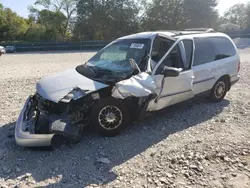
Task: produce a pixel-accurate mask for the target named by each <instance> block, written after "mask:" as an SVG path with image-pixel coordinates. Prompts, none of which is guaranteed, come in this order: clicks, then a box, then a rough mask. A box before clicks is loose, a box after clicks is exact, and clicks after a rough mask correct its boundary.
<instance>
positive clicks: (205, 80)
mask: <svg viewBox="0 0 250 188" xmlns="http://www.w3.org/2000/svg"><path fill="white" fill-rule="evenodd" d="M213 79H215V77H211V78H206V79H203V80H199V81H196V82H194V83H193V84H194V85H195V84H199V83H202V82H207V81H209V80H213Z"/></svg>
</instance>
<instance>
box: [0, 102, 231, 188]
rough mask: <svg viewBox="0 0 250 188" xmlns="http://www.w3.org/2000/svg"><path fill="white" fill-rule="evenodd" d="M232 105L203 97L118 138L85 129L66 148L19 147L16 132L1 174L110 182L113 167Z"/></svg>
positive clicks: (76, 183) (51, 182) (78, 183)
mask: <svg viewBox="0 0 250 188" xmlns="http://www.w3.org/2000/svg"><path fill="white" fill-rule="evenodd" d="M229 104H230V102H229V101H228V100H223V101H222V102H221V103H217V104H213V103H208V102H207V101H206V100H204V99H193V100H190V101H186V102H184V103H181V104H178V105H174V106H172V107H169V108H166V109H164V110H161V111H158V112H154V113H152V114H151V115H150V117H148V118H146V119H145V120H143V121H140V122H135V123H133V124H132V125H131V126H129V128H128V129H127V130H126V131H124V133H122V134H121V135H119V136H117V137H112V138H104V137H100V136H97V135H94V134H92V133H89V132H86V134H85V136H84V137H83V139H82V141H81V142H80V143H79V144H76V145H66V146H62V147H61V148H59V149H56V150H53V151H49V150H41V149H38V150H30V149H25V148H22V147H19V146H17V145H16V144H15V142H14V138H13V136H12V137H11V136H10V135H6V138H5V139H6V140H7V141H6V142H3V143H4V145H2V144H1V147H5V148H7V150H6V151H5V152H4V153H2V155H1V153H0V166H1V167H6V168H8V169H11V170H10V172H4V170H3V169H0V177H2V178H5V179H15V178H17V177H19V176H22V175H25V174H26V173H31V176H32V178H33V179H34V180H35V181H36V182H38V183H39V182H44V181H45V182H47V184H46V185H44V187H85V186H88V185H91V184H107V183H109V182H112V181H115V180H116V179H117V177H118V175H117V174H116V173H115V172H114V170H113V168H114V167H118V166H119V165H121V164H123V163H125V162H127V161H128V160H130V159H132V158H133V157H135V156H137V155H140V154H141V153H143V152H144V151H145V150H147V149H148V148H150V147H151V146H153V145H155V144H157V143H159V142H161V141H163V140H165V139H166V138H167V137H168V136H169V135H171V134H175V133H177V132H180V131H183V130H185V129H188V128H190V127H194V126H201V125H199V124H200V123H202V122H205V121H207V120H209V119H211V118H213V117H215V116H217V115H218V114H220V113H221V112H222V111H223V109H224V108H225V107H227V106H229ZM9 126H13V123H12V124H8V125H5V126H3V127H1V128H0V133H2V132H4V133H6V132H8V131H6V130H7V129H9V128H8V127H9ZM8 136H9V138H8ZM0 138H2V137H0ZM197 139H198V138H197ZM1 140H3V138H2V139H1ZM1 147H0V148H1ZM0 151H1V150H0ZM97 158H106V159H108V160H110V163H109V161H107V164H101V163H98V162H97ZM17 167H18V168H20V170H21V171H20V172H19V169H18V170H16V168H17ZM5 170H6V169H5ZM56 180H57V181H56Z"/></svg>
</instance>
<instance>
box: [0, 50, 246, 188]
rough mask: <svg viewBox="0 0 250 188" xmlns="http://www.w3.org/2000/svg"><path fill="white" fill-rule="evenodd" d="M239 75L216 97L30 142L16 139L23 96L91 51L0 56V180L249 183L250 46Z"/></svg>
mask: <svg viewBox="0 0 250 188" xmlns="http://www.w3.org/2000/svg"><path fill="white" fill-rule="evenodd" d="M240 53H241V60H242V66H241V77H242V78H241V80H240V82H239V83H237V84H236V85H235V86H234V87H233V88H232V90H231V91H230V92H229V93H228V95H227V97H226V99H225V100H224V101H223V102H221V103H219V104H211V103H208V102H207V101H206V100H204V99H195V100H191V101H187V102H185V103H183V104H178V105H175V106H173V107H170V108H167V109H165V110H162V111H160V112H157V113H153V114H152V115H151V116H150V117H149V118H147V119H146V120H144V121H141V122H135V123H133V124H132V125H131V126H129V127H128V129H127V130H126V131H124V132H123V133H122V134H121V135H119V136H117V137H114V138H104V137H99V136H97V135H94V134H91V133H86V135H85V136H84V137H83V139H82V141H81V142H80V143H79V144H76V145H67V146H62V147H61V148H60V149H57V150H54V151H46V150H30V149H24V148H22V147H19V146H17V145H16V144H15V142H14V135H13V133H14V126H15V121H16V119H17V117H18V115H19V112H20V110H21V109H22V106H23V104H24V101H25V99H26V98H27V96H28V95H29V94H33V93H34V91H35V83H36V81H37V80H39V79H40V78H41V77H42V76H44V75H47V74H50V73H52V72H57V71H59V70H65V69H67V68H71V67H75V66H76V65H78V64H79V62H81V61H85V60H87V59H88V58H89V57H90V56H92V55H93V54H94V53H92V52H89V53H83V54H82V55H81V54H80V53H60V54H57V53H55V54H53V53H50V54H14V55H3V56H2V57H1V58H0V96H1V103H0V143H1V144H0V187H74V188H75V187H122V188H123V187H129V188H131V187H176V188H188V187H190V188H191V187H192V188H193V187H194V188H196V187H211V188H216V187H218V188H223V187H225V188H227V187H229V188H231V187H232V188H233V187H235V188H249V187H250V127H249V122H250V74H249V72H250V64H249V63H248V59H250V50H247V49H245V50H242V51H241V52H240Z"/></svg>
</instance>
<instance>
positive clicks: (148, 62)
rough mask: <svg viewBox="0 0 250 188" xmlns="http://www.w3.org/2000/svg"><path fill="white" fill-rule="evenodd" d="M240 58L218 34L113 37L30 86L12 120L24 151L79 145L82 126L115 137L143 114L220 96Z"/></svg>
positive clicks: (217, 99) (234, 74)
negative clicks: (70, 143)
mask: <svg viewBox="0 0 250 188" xmlns="http://www.w3.org/2000/svg"><path fill="white" fill-rule="evenodd" d="M239 69H240V58H239V54H238V52H237V48H236V47H235V45H234V43H233V42H232V40H231V39H230V38H229V37H228V36H227V35H225V34H222V33H217V32H212V31H211V30H210V31H209V32H205V31H204V32H203V31H155V32H144V33H138V34H134V35H129V36H125V37H122V38H119V39H117V40H115V41H113V42H111V43H110V44H109V45H107V46H106V47H105V48H103V49H102V50H100V51H99V52H98V53H97V54H95V55H94V56H93V57H92V58H91V59H90V60H89V61H88V62H85V63H84V64H82V65H79V66H78V67H76V68H75V69H70V70H66V71H64V72H62V73H57V74H55V75H51V76H47V77H45V78H43V79H42V80H40V81H39V82H38V83H37V85H36V93H35V94H34V95H32V96H30V97H29V98H28V99H27V101H26V103H25V105H24V108H23V110H22V111H21V113H20V116H19V118H18V121H17V124H16V129H15V139H16V142H17V144H19V145H21V146H25V147H34V146H51V145H57V144H58V143H60V141H62V140H63V139H62V138H70V139H73V140H75V141H79V140H80V138H81V134H82V132H83V131H84V128H85V127H86V126H90V127H91V128H93V129H94V130H95V131H97V132H98V133H101V134H103V135H105V136H114V135H117V134H118V133H119V132H120V131H121V130H122V129H123V128H124V127H126V126H127V125H128V124H129V123H130V122H131V121H132V120H135V119H136V118H138V117H141V116H143V114H145V113H146V112H151V111H157V110H160V109H163V108H165V107H168V106H170V105H173V104H176V103H180V102H182V101H185V100H188V99H191V98H193V97H195V96H197V95H200V94H206V96H208V97H209V99H210V100H211V101H213V102H220V101H222V100H223V99H224V97H225V95H226V93H227V92H228V91H229V90H230V88H231V86H232V85H233V84H235V83H236V82H237V81H239V75H238V73H239Z"/></svg>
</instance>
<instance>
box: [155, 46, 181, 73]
mask: <svg viewBox="0 0 250 188" xmlns="http://www.w3.org/2000/svg"><path fill="white" fill-rule="evenodd" d="M164 66H167V67H175V68H183V61H182V58H181V52H180V48H179V46H178V45H176V46H175V47H174V48H173V49H172V51H171V52H170V53H169V55H168V56H167V57H166V58H165V59H164V60H163V62H162V63H161V65H160V66H159V67H158V69H157V70H156V74H161V71H162V70H163V69H164Z"/></svg>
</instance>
